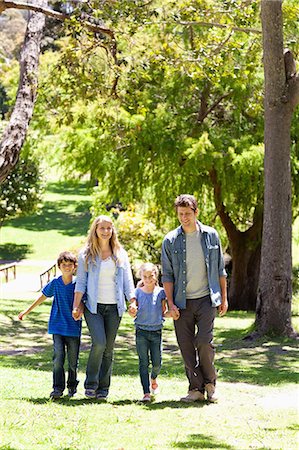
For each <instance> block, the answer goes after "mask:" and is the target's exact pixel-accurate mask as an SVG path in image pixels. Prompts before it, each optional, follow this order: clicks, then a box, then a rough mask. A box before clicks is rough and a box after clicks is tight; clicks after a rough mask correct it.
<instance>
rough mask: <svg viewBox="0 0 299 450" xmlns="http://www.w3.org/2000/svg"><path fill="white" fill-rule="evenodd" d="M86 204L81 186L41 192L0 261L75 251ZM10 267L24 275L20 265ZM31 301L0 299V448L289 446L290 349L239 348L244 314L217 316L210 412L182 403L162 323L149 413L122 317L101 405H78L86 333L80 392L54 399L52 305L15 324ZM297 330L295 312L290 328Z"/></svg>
mask: <svg viewBox="0 0 299 450" xmlns="http://www.w3.org/2000/svg"><path fill="white" fill-rule="evenodd" d="M89 205H90V196H89V191H88V188H87V185H85V184H83V183H79V184H72V183H50V184H49V185H48V187H47V191H46V196H45V203H44V205H43V210H42V213H41V214H40V215H32V216H29V217H26V218H20V219H14V220H11V221H10V222H8V223H7V224H6V225H5V226H4V227H3V229H2V231H1V233H2V234H1V246H0V258H1V259H17V260H18V259H23V258H25V259H28V260H53V259H56V258H57V254H58V253H59V252H60V251H62V250H66V249H69V250H78V249H79V248H80V247H81V246H82V243H83V241H84V239H85V237H86V232H87V229H88V226H89V219H90V217H89V213H88V209H89ZM296 230H297V231H296ZM298 235H299V221H298V220H297V222H296V223H295V226H294V232H293V255H294V264H297V265H298V264H299V242H298V238H296V236H298ZM296 239H297V240H296ZM17 270H18V274H19V271H21V270H22V271H23V272H24V274H31V272H32V271H33V269H32V268H31V267H23V266H22V267H21V266H20V267H18V269H17ZM37 273H39V271H38V272H37ZM4 290H5V286H4V289H3V291H4ZM37 295H38V293H37V292H36V293H34V292H25V290H24V293H22V295H21V294H18V296H14V295H13V294H11V293H10V294H9V295H8V294H7V295H2V297H3V299H2V300H1V307H0V377H1V383H0V408H1V415H0V450H1V449H14V450H19V449H20V450H21V449H26V450H32V449H45V450H52V449H53V450H54V449H55V450H58V449H59V450H62V449H64V450H66V449H74V450H76V449H80V450H81V449H82V450H95V449H97V450H99V449H101V450H102V449H103V450H104V449H113V450H116V449H125V450H132V449H138V450H139V449H142V450H143V449H174V448H175V449H184V448H188V449H198V448H205V449H232V450H241V449H246V450H247V449H285V450H293V449H294V450H295V449H297V448H298V401H299V399H298V388H297V383H298V348H297V346H296V343H295V342H294V341H291V340H288V339H273V338H270V337H267V338H264V339H261V340H259V341H255V342H247V341H244V340H242V338H243V337H244V336H246V334H247V333H248V332H249V330H250V329H251V327H252V324H253V321H254V314H253V313H246V312H229V313H228V314H227V316H225V317H223V318H217V319H216V324H215V346H216V358H215V363H216V367H217V370H218V374H219V377H218V392H219V397H220V399H219V402H218V404H215V405H212V404H210V405H209V404H207V403H203V404H199V403H197V404H196V405H193V404H191V405H188V404H182V403H181V402H179V398H180V397H181V396H183V395H185V394H186V391H187V382H186V377H185V373H184V369H183V364H182V360H181V356H180V353H179V350H178V347H177V343H176V339H175V334H174V330H173V324H172V321H171V320H167V321H166V323H165V327H164V332H163V336H164V339H163V340H164V350H163V367H162V372H161V375H160V377H159V379H160V388H161V392H160V394H159V395H158V396H157V397H156V401H155V402H153V403H152V404H150V405H143V404H140V403H138V399H140V398H141V396H142V389H141V384H140V381H139V374H138V358H137V355H136V351H135V342H134V329H133V324H132V319H131V318H130V317H129V316H128V315H127V314H125V316H124V318H123V320H122V322H121V326H120V329H119V333H118V337H117V341H116V352H115V364H114V373H113V378H112V385H111V391H110V395H109V401H108V402H107V403H106V404H103V403H98V402H94V401H88V400H86V399H85V397H84V388H83V382H84V377H85V374H84V372H85V367H86V363H87V357H88V349H89V337H88V333H87V329H86V326H85V324H84V325H83V336H82V349H81V353H80V372H79V379H80V384H79V390H78V395H77V396H76V397H74V398H73V399H70V400H69V399H68V398H65V397H64V398H63V399H62V400H60V401H57V402H51V401H49V393H50V391H51V386H52V372H51V371H52V363H51V361H52V340H51V336H49V335H48V334H47V331H46V330H47V320H48V316H49V311H50V305H51V301H46V302H45V303H43V304H42V305H41V306H40V307H38V308H37V309H36V310H35V311H33V312H32V313H31V314H30V315H29V316H28V318H27V319H26V320H25V321H23V322H20V321H18V320H17V314H18V312H19V311H21V310H23V309H24V308H25V307H27V306H28V304H30V303H31V302H32V301H33V300H35V298H36V297H37ZM298 321H299V318H298V315H294V317H293V325H294V326H295V327H296V328H297V329H298V328H299V322H298Z"/></svg>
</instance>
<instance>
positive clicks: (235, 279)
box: [228, 228, 262, 311]
mask: <svg viewBox="0 0 299 450" xmlns="http://www.w3.org/2000/svg"><path fill="white" fill-rule="evenodd" d="M261 231H262V230H261V228H260V230H259V231H257V234H256V236H255V237H253V238H252V237H251V236H250V237H249V234H250V235H252V233H248V232H243V233H242V232H238V233H236V234H234V235H233V236H231V239H230V251H231V256H232V273H231V277H230V279H229V282H228V299H229V309H230V310H243V311H254V310H255V308H256V298H257V289H258V281H259V270H260V259H261Z"/></svg>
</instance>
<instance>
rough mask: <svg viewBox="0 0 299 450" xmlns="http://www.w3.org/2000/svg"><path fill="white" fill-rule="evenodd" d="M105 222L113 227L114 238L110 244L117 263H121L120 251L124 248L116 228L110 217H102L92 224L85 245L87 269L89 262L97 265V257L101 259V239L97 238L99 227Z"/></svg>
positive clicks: (112, 237)
mask: <svg viewBox="0 0 299 450" xmlns="http://www.w3.org/2000/svg"><path fill="white" fill-rule="evenodd" d="M104 221H105V222H109V223H111V225H112V236H111V238H110V241H109V244H110V247H111V251H112V255H113V257H114V260H115V261H117V262H120V251H121V249H122V246H121V244H120V242H119V240H118V237H117V233H116V230H115V227H114V225H113V222H112V219H111V218H110V217H109V216H105V215H101V216H98V217H96V218H95V219H94V221H93V222H92V224H91V226H90V229H89V232H88V236H87V241H86V245H85V251H84V256H85V265H86V267H87V265H88V263H89V262H92V263H94V264H95V262H96V257H97V256H100V257H101V247H100V243H99V238H98V236H97V227H98V225H99V223H100V222H104Z"/></svg>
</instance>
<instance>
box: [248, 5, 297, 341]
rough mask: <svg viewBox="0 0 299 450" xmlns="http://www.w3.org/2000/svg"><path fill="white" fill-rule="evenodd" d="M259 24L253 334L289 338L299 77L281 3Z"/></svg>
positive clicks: (266, 11)
mask: <svg viewBox="0 0 299 450" xmlns="http://www.w3.org/2000/svg"><path fill="white" fill-rule="evenodd" d="M261 19H262V29H263V50H264V55H263V60H264V75H265V100H264V103H265V136H264V140H265V160H264V169H265V190H264V224H263V239H262V253H261V268H260V280H259V289H258V300H257V308H256V334H258V335H262V334H266V333H268V332H274V333H275V334H278V335H286V336H290V335H293V334H294V331H293V328H292V325H291V300H292V283H291V278H292V255H291V243H292V233H291V230H292V209H291V208H292V206H291V201H292V191H291V162H290V127H291V120H292V115H293V111H294V108H295V106H296V104H297V103H298V77H296V71H294V70H293V71H292V70H289V68H288V60H287V59H286V58H284V52H283V22H282V0H262V3H261ZM288 56H289V55H288ZM291 60H292V58H291ZM292 62H293V60H292ZM285 63H286V67H285ZM290 72H291V73H290Z"/></svg>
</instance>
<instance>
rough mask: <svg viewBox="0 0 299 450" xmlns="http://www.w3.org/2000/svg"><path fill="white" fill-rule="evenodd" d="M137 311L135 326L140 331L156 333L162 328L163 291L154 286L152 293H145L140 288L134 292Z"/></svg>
mask: <svg viewBox="0 0 299 450" xmlns="http://www.w3.org/2000/svg"><path fill="white" fill-rule="evenodd" d="M135 298H136V300H137V304H138V309H137V315H136V318H135V326H136V328H139V329H141V330H148V331H157V330H161V329H162V326H163V322H164V319H163V312H162V301H163V300H165V291H164V289H163V288H161V287H160V286H156V287H155V289H154V292H150V293H146V292H143V291H142V290H141V289H140V288H137V289H136V291H135Z"/></svg>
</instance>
